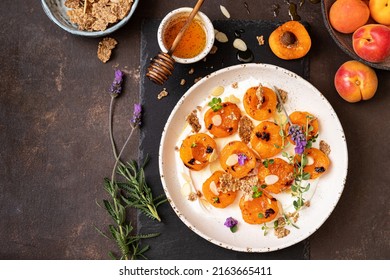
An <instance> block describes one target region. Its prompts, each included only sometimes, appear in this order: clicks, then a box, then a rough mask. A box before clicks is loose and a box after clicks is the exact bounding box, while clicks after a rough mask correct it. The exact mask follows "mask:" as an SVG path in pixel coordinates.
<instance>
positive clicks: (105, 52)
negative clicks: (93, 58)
mask: <svg viewBox="0 0 390 280" xmlns="http://www.w3.org/2000/svg"><path fill="white" fill-rule="evenodd" d="M116 44H118V42H117V41H116V40H115V39H114V38H109V37H106V38H103V40H102V41H100V42H99V45H98V51H97V56H98V58H99V59H100V60H101V61H102V62H103V63H106V62H107V61H108V60H109V59H110V57H111V53H112V50H113V49H114V48H115V46H116Z"/></svg>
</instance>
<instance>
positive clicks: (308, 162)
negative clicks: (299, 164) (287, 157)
mask: <svg viewBox="0 0 390 280" xmlns="http://www.w3.org/2000/svg"><path fill="white" fill-rule="evenodd" d="M306 158H307V163H306V165H312V164H314V158H312V157H311V156H307V157H306Z"/></svg>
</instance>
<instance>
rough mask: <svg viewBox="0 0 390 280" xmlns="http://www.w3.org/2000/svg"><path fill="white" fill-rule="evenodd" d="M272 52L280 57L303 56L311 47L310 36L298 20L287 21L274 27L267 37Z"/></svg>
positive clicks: (292, 57) (293, 57) (294, 57)
mask: <svg viewBox="0 0 390 280" xmlns="http://www.w3.org/2000/svg"><path fill="white" fill-rule="evenodd" d="M268 42H269V46H270V48H271V50H272V52H273V53H274V54H275V55H276V56H277V57H279V58H281V59H286V60H290V59H298V58H301V57H304V56H305V55H306V54H307V53H308V52H309V50H310V48H311V38H310V35H309V33H308V32H307V30H306V28H305V27H304V26H303V25H302V24H301V23H299V22H298V21H288V22H285V23H284V24H282V25H281V26H279V27H278V28H276V29H275V30H274V31H273V32H272V33H271V35H270V36H269V39H268Z"/></svg>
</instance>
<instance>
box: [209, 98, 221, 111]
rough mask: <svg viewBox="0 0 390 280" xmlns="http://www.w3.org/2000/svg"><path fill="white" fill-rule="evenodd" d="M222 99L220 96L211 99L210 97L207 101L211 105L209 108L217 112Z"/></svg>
mask: <svg viewBox="0 0 390 280" xmlns="http://www.w3.org/2000/svg"><path fill="white" fill-rule="evenodd" d="M221 103H222V99H221V98H219V97H218V98H217V97H213V99H211V101H210V102H209V104H208V105H209V106H210V107H211V109H212V110H213V111H214V112H217V111H218V110H220V109H222V104H221Z"/></svg>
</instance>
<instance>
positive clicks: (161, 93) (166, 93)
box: [157, 88, 168, 99]
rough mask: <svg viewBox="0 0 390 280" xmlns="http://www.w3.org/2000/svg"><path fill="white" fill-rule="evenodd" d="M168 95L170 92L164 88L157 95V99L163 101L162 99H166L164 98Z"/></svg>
mask: <svg viewBox="0 0 390 280" xmlns="http://www.w3.org/2000/svg"><path fill="white" fill-rule="evenodd" d="M167 95H168V91H167V89H166V88H164V89H163V90H162V91H161V92H160V93H159V94H158V95H157V98H158V99H162V98H164V97H165V96H167Z"/></svg>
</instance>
